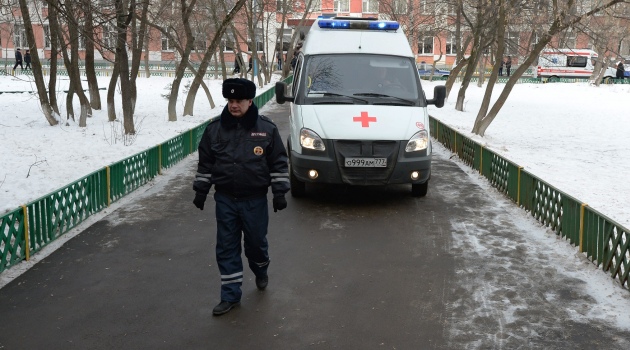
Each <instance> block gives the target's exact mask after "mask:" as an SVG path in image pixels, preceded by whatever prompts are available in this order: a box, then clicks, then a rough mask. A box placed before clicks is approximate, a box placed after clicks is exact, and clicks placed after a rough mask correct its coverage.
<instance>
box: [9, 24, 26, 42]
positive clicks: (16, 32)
mask: <svg viewBox="0 0 630 350" xmlns="http://www.w3.org/2000/svg"><path fill="white" fill-rule="evenodd" d="M13 46H15V48H20V47H28V42H27V41H26V30H25V29H24V25H23V24H15V25H13Z"/></svg>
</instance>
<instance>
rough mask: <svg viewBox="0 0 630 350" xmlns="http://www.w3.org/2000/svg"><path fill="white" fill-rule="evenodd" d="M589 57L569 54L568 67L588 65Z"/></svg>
mask: <svg viewBox="0 0 630 350" xmlns="http://www.w3.org/2000/svg"><path fill="white" fill-rule="evenodd" d="M587 62H588V58H587V57H585V56H567V67H582V68H583V67H586V63H587Z"/></svg>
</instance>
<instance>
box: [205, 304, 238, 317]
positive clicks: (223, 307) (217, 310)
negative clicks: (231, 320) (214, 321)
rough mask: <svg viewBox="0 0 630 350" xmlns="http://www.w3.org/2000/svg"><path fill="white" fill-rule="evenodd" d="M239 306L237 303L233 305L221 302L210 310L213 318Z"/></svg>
mask: <svg viewBox="0 0 630 350" xmlns="http://www.w3.org/2000/svg"><path fill="white" fill-rule="evenodd" d="M239 304H240V302H239V301H236V302H233V303H231V302H229V301H221V302H220V303H219V305H217V306H215V307H214V309H212V314H213V315H215V316H219V315H223V314H226V313H228V312H229V311H230V310H232V308H233V307H235V306H238V305H239Z"/></svg>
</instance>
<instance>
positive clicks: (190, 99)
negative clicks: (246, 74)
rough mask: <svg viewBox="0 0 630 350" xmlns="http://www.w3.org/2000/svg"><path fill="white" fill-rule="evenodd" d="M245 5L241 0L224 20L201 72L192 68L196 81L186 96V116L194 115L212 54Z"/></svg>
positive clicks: (201, 64)
mask: <svg viewBox="0 0 630 350" xmlns="http://www.w3.org/2000/svg"><path fill="white" fill-rule="evenodd" d="M244 3H245V0H239V1H238V2H237V3H236V5H235V6H234V7H232V9H231V11H230V12H229V13H228V14H227V16H225V18H224V19H223V21H222V22H221V24H220V25H219V27H218V28H217V31H216V33H215V35H214V38H213V39H212V42H211V43H210V45H209V46H208V48H207V49H206V52H205V53H204V55H203V58H202V59H201V63H200V64H199V70H198V71H197V72H196V73H195V70H194V68H193V67H192V66H191V67H190V69H191V71H192V72H193V73H194V74H195V79H194V80H193V82H192V84H191V85H190V88H189V89H188V96H186V104H185V105H184V115H185V116H186V115H193V107H194V106H195V96H197V91H199V85H201V84H203V78H204V76H205V75H206V70H207V69H208V63H209V62H210V60H211V59H212V53H213V52H215V51H216V50H217V47H218V46H219V44H220V43H221V38H222V37H223V34H224V33H225V31H226V30H227V28H228V25H229V24H230V23H231V22H232V20H233V18H234V16H235V15H236V12H238V11H239V10H240V9H241V7H242V6H243V4H244ZM213 15H214V17H215V18H216V15H215V13H213ZM241 69H243V68H241ZM203 85H204V90H206V95H207V96H209V98H208V99H209V101H210V106H212V108H214V101H213V100H212V96H210V92H209V91H208V88H207V87H206V86H205V84H203Z"/></svg>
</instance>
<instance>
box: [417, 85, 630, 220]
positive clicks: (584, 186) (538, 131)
mask: <svg viewBox="0 0 630 350" xmlns="http://www.w3.org/2000/svg"><path fill="white" fill-rule="evenodd" d="M443 84H444V82H443V81H442V82H428V81H423V85H424V89H425V90H426V91H427V96H428V97H431V96H432V91H433V86H435V85H443ZM459 86H460V85H459V84H455V86H454V87H453V89H452V91H451V95H450V96H449V100H448V101H447V103H446V104H445V106H444V107H443V108H441V109H436V108H435V107H430V111H429V114H431V115H432V116H434V117H435V118H437V119H438V120H440V121H441V122H443V123H445V124H447V125H448V126H450V127H451V128H453V129H455V130H457V131H458V132H459V133H461V134H462V135H464V136H466V137H468V138H470V139H472V140H474V141H476V142H478V143H480V144H482V145H483V146H484V147H487V148H488V149H491V150H492V151H494V152H496V153H498V154H500V155H501V156H503V157H504V158H506V159H509V160H511V161H512V162H514V163H516V164H518V165H520V166H523V167H524V170H526V171H528V172H530V173H532V174H533V175H535V176H537V177H539V178H541V179H542V180H543V181H545V182H547V183H548V184H550V185H551V186H553V187H555V188H557V189H558V190H560V191H562V192H564V193H566V194H569V195H570V196H571V197H573V198H576V199H577V200H579V201H581V202H582V203H586V204H588V205H589V206H590V207H591V208H593V209H595V210H597V211H598V212H600V213H602V214H604V215H606V216H607V217H609V218H610V219H612V220H613V221H616V222H617V223H619V224H621V225H622V226H624V227H626V228H630V200H629V199H630V181H627V179H628V174H629V173H630V160H629V159H628V158H626V157H628V155H630V143H628V142H627V141H626V140H625V139H626V138H627V136H628V135H630V104H629V102H628V101H630V85H628V84H624V85H621V84H618V85H601V86H599V87H595V86H590V85H589V84H588V83H556V84H517V85H515V87H514V89H513V90H512V92H511V93H510V96H509V97H508V99H507V101H506V103H505V105H504V106H503V108H502V109H501V111H500V112H499V115H498V116H497V117H496V119H495V120H494V121H493V122H492V124H490V126H489V127H488V129H487V130H486V133H485V135H484V137H483V138H482V137H479V136H477V135H474V134H472V133H471V132H470V131H471V130H472V128H473V124H474V122H475V118H476V117H477V112H478V110H479V107H480V106H481V99H482V98H483V95H484V93H485V85H484V86H483V87H482V88H478V87H477V85H476V83H473V84H471V85H470V86H469V88H468V89H467V91H466V98H465V100H464V101H465V102H464V111H463V112H459V111H456V110H455V101H456V99H457V93H458V91H459ZM504 86H505V85H504V84H497V86H496V87H495V90H494V92H493V99H492V102H494V101H495V100H496V99H497V98H498V96H499V94H500V93H501V91H502V89H503V87H504Z"/></svg>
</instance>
